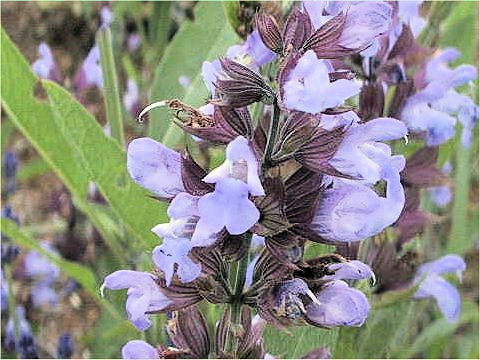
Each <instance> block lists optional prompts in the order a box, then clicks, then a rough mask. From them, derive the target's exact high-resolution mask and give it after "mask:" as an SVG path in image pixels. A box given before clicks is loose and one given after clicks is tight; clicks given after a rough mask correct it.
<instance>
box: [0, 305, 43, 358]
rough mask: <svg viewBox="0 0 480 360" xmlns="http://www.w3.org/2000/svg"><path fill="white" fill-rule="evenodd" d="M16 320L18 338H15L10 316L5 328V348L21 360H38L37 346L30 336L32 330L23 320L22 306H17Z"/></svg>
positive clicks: (11, 316) (23, 311) (12, 321)
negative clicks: (13, 352)
mask: <svg viewBox="0 0 480 360" xmlns="http://www.w3.org/2000/svg"><path fill="white" fill-rule="evenodd" d="M17 318H18V324H19V335H20V337H19V338H17V337H16V335H15V323H14V320H13V314H12V315H10V318H9V319H8V322H7V326H6V328H5V340H4V344H5V347H6V348H7V350H9V351H15V352H17V353H18V355H19V357H20V358H21V359H38V354H37V346H36V344H35V339H34V337H33V334H32V328H31V327H30V324H29V323H28V321H27V319H26V318H25V309H24V308H23V306H17Z"/></svg>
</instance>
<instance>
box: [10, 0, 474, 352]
mask: <svg viewBox="0 0 480 360" xmlns="http://www.w3.org/2000/svg"><path fill="white" fill-rule="evenodd" d="M289 5H290V3H289V2H282V3H280V2H279V3H275V2H271V3H267V4H265V5H263V6H268V7H270V10H271V11H273V12H274V11H279V12H281V11H282V7H287V6H289ZM431 6H432V4H431V3H429V2H425V3H424V4H423V5H422V12H423V13H424V14H425V16H428V12H429V10H430V8H431ZM259 7H260V3H259V2H255V1H249V2H228V3H226V4H222V3H220V2H218V3H210V2H190V1H182V2H150V3H149V2H121V1H120V2H114V3H113V2H112V3H108V2H29V3H27V2H22V3H17V2H8V1H3V2H2V3H1V21H2V28H3V31H4V32H5V33H6V35H8V37H9V38H10V39H11V41H12V42H13V44H14V45H15V46H16V47H17V48H18V49H19V50H20V53H21V55H20V54H18V53H15V52H14V51H12V52H11V53H12V54H13V55H11V57H8V58H6V59H8V60H15V61H14V62H15V66H13V63H8V62H5V61H4V57H3V56H2V65H3V67H4V68H5V67H6V68H7V69H9V70H7V71H11V72H12V74H13V75H12V76H18V84H19V88H20V87H23V86H24V85H23V84H27V83H28V82H29V80H28V79H29V77H28V76H24V75H23V73H22V72H21V71H20V70H21V66H23V60H21V56H22V55H23V57H25V59H26V60H27V61H28V64H29V65H28V66H30V65H32V66H33V67H34V69H35V65H34V64H35V63H36V61H38V60H42V59H43V60H45V59H46V60H45V61H44V62H43V63H39V65H37V68H36V69H37V71H42V70H41V65H42V64H45V63H48V61H50V60H51V59H53V61H54V62H55V64H56V66H55V68H56V70H55V74H49V75H50V77H51V78H52V79H53V80H55V81H56V82H57V83H59V84H60V85H62V86H63V87H64V88H65V89H67V91H68V92H69V93H70V94H71V95H72V96H73V97H75V98H76V99H77V100H78V101H79V102H80V103H81V104H82V105H83V106H84V107H85V108H86V109H87V110H88V112H89V113H90V114H92V115H93V116H94V118H95V119H96V121H97V122H98V123H99V124H100V125H101V126H102V127H103V131H104V133H105V134H110V133H111V129H109V127H108V126H106V123H107V121H106V111H105V106H104V92H103V89H102V86H103V83H102V79H101V76H100V78H99V77H98V76H97V77H92V76H88V75H86V74H87V73H88V74H92V73H94V72H95V71H98V68H99V63H98V61H99V60H98V56H97V57H95V53H94V50H93V51H92V49H94V47H95V46H96V43H97V31H98V30H99V28H100V27H101V26H102V24H105V25H107V26H108V25H110V27H111V33H112V45H113V54H114V62H115V65H116V75H117V77H118V85H119V89H118V90H119V98H120V102H121V104H120V105H121V114H122V116H123V119H124V121H123V126H124V133H125V143H127V144H128V142H129V141H131V139H133V138H136V137H140V136H146V135H148V136H151V137H153V138H155V139H159V140H162V139H163V140H165V138H166V137H167V139H169V141H170V142H171V143H172V144H179V143H182V142H184V141H186V140H185V138H183V135H182V134H181V132H178V131H176V130H175V129H172V128H171V127H169V125H170V122H169V121H168V117H167V116H166V113H165V112H164V111H162V110H155V111H154V112H152V114H151V116H150V118H149V121H148V122H145V123H138V122H137V121H136V120H135V117H136V115H137V114H138V112H139V110H140V109H141V108H142V107H144V106H146V105H147V104H149V103H150V102H153V101H157V100H161V99H166V98H179V99H183V101H185V102H186V103H188V104H191V105H194V106H198V105H202V103H203V102H204V101H205V99H206V98H207V95H208V93H207V89H206V88H205V87H204V86H203V83H202V80H201V77H200V70H201V64H202V62H203V61H204V60H213V59H215V58H217V57H219V56H221V55H223V54H224V53H225V51H226V49H227V48H228V47H229V46H231V45H233V44H235V43H240V42H241V41H242V37H245V35H246V34H248V32H249V31H250V30H251V29H249V26H251V25H250V24H251V20H252V19H253V15H254V14H255V12H256V11H257V10H258V9H259ZM478 30H479V28H478V3H477V2H452V3H451V4H450V5H448V6H445V11H444V14H443V15H442V17H441V19H440V20H438V23H436V24H435V31H434V37H435V38H436V40H435V41H436V43H437V44H438V45H439V46H441V47H448V46H454V47H456V48H458V49H459V50H460V51H461V52H462V56H461V57H460V59H459V60H458V61H457V62H456V63H455V64H461V63H470V64H474V65H476V66H477V67H478V33H479V32H478ZM2 36H3V35H2ZM2 39H3V37H2ZM41 44H46V45H47V46H48V48H49V50H48V51H46V50H45V49H44V48H42V46H41ZM8 46H10V45H8ZM6 47H7V45H5V42H4V41H2V52H4V51H5V52H6V51H7V50H6ZM9 51H10V49H9ZM49 51H50V55H49V54H48V52H49ZM49 59H50V60H49ZM17 61H18V64H19V65H18V67H17V66H16V65H17ZM19 69H20V70H19ZM95 69H97V70H95ZM2 76H3V70H2ZM32 84H33V83H32ZM25 86H27V85H25ZM32 89H33V91H31V90H32ZM4 91H6V89H4V88H3V82H2V92H4ZM28 91H30V93H29V95H28V96H29V97H30V98H28V99H27V98H18V99H17V102H18V106H19V109H21V107H22V106H23V108H24V111H23V112H22V111H19V112H15V109H13V108H11V109H9V111H5V108H4V106H5V105H4V102H3V97H2V122H1V149H2V218H8V219H10V220H12V221H13V222H14V223H16V224H17V225H18V227H13V226H9V231H5V232H3V231H4V229H3V228H2V358H12V357H17V356H18V355H17V354H16V353H15V351H13V350H14V349H15V346H13V345H12V338H11V336H9V331H10V334H11V331H12V326H13V327H14V328H15V326H14V325H15V324H16V325H20V327H21V326H24V328H25V327H27V326H28V327H30V330H31V331H30V334H31V338H28V336H27V338H28V339H27V340H26V344H23V345H22V346H23V347H24V348H25V349H27V350H26V351H27V354H28V349H33V348H36V351H37V354H38V356H39V357H40V358H66V357H73V358H117V357H119V356H120V349H121V347H122V345H123V344H125V343H126V342H127V341H128V340H130V339H139V338H143V339H145V340H147V341H149V342H150V343H152V344H158V343H165V341H166V334H165V332H164V330H163V328H162V324H164V322H165V321H166V319H165V317H164V316H163V315H160V316H156V317H155V323H154V326H153V327H152V328H151V329H150V330H148V331H147V332H146V333H145V334H140V333H139V332H138V331H137V330H136V329H135V328H134V327H133V326H132V325H131V324H130V323H129V322H128V321H127V320H126V316H125V311H124V299H125V294H124V293H123V292H118V293H113V292H112V293H108V294H107V296H106V297H105V298H101V297H100V295H99V288H100V285H101V283H102V281H103V278H104V277H105V276H106V275H108V274H109V273H111V272H113V271H115V270H118V269H124V268H130V269H138V270H146V271H148V270H151V268H152V265H151V263H150V250H151V249H152V247H153V246H154V245H156V244H157V243H158V240H157V239H156V238H155V236H154V235H152V234H150V233H149V229H150V228H151V227H152V225H155V224H157V223H160V222H163V221H165V219H166V214H165V206H164V205H162V204H160V203H158V202H156V201H155V200H154V199H150V198H148V197H147V196H146V193H145V192H143V191H141V190H139V189H137V188H135V189H131V188H130V187H127V188H125V187H122V186H123V185H122V181H123V180H122V176H123V175H122V172H125V169H124V168H123V167H124V165H122V164H123V162H124V157H123V153H122V152H121V151H118V149H117V148H116V147H112V145H111V144H110V143H108V142H105V141H104V140H103V138H102V140H98V141H97V138H95V137H94V136H93V135H95V134H96V133H95V132H94V131H92V132H91V133H89V132H88V131H87V129H79V128H77V127H76V124H78V123H79V122H77V119H75V117H74V116H75V115H72V118H71V119H69V120H68V121H65V124H64V125H59V124H57V126H58V127H55V126H53V125H49V122H48V121H47V117H46V116H47V115H45V111H46V110H45V107H43V106H42V101H41V100H42V97H43V96H44V94H42V89H37V88H34V87H33V85H30V90H28ZM463 91H465V92H468V93H471V94H472V95H473V96H474V97H475V101H476V103H477V104H478V80H477V81H476V84H475V86H473V87H469V88H465V89H463ZM19 93H20V90H19ZM22 104H23V105H22ZM7 113H8V114H9V115H10V116H9V115H7ZM12 113H14V114H17V113H18V114H20V115H19V118H18V119H15V121H12V120H13V119H12V118H11V114H12ZM22 116H23V119H25V120H22ZM79 120H80V119H78V121H79ZM19 124H20V125H22V124H23V127H22V126H18V125H19ZM28 126H31V128H29V127H28ZM62 126H63V127H62ZM59 129H60V130H61V134H60V132H57V131H59ZM83 130H85V132H83ZM70 133H71V138H81V136H83V135H85V134H87V135H89V134H92V137H91V138H90V140H91V143H92V145H91V148H90V150H89V151H84V152H85V153H84V152H82V150H78V149H77V148H76V145H78V144H73V145H68V144H70V140H71V139H70V138H69V136H68V134H70ZM25 134H28V136H25ZM99 139H100V138H99ZM82 141H83V143H82V144H83V145H84V144H86V143H85V141H86V142H88V141H89V140H88V136H87V137H86V138H85V139H83V138H82ZM72 142H73V143H74V142H75V141H72ZM82 144H80V145H79V146H80V147H81V146H82ZM398 149H399V151H401V152H403V153H404V154H406V155H410V154H411V153H413V151H414V150H415V149H416V148H415V144H412V145H411V146H406V145H404V146H401V145H399V148H398ZM202 151H205V150H204V149H202V148H199V149H198V152H199V153H202ZM70 152H71V154H70ZM100 153H102V154H105V156H104V157H106V156H110V157H111V159H112V161H111V164H110V163H108V164H106V163H102V162H101V157H100V156H98V154H100ZM222 153H223V152H222V151H220V150H217V149H214V150H213V151H211V152H210V153H209V154H208V156H209V157H211V159H210V158H209V161H210V164H215V163H217V164H218V163H221V161H222V156H223V155H222ZM95 158H97V159H98V162H95V161H94V159H95ZM438 161H439V165H442V166H443V165H445V164H446V163H450V164H452V167H453V170H452V172H451V177H452V182H451V185H450V187H449V188H450V190H451V193H452V198H451V200H450V201H448V202H447V203H446V204H443V205H442V206H439V205H438V204H436V203H435V201H434V199H433V197H432V196H433V195H432V194H431V193H429V192H427V191H425V192H424V193H422V194H423V195H422V205H421V206H422V208H423V209H425V210H428V211H430V212H431V213H432V214H434V215H435V216H436V217H437V219H438V221H435V224H434V225H431V226H429V227H428V228H427V229H426V231H425V232H424V233H423V234H422V236H418V237H417V238H415V239H414V241H413V242H412V245H411V247H412V248H415V249H416V250H417V251H418V252H419V253H421V254H423V255H424V258H427V259H429V260H430V259H436V258H438V257H439V256H442V255H445V254H448V253H457V254H460V255H462V256H464V258H465V260H466V262H467V266H468V267H467V271H466V272H465V274H464V277H463V282H462V283H457V284H456V286H458V288H459V290H460V293H461V296H462V302H463V312H462V316H461V320H460V321H459V322H458V323H456V324H450V323H448V322H447V321H446V320H445V319H444V318H443V317H442V316H441V314H440V313H439V312H438V309H437V308H436V307H435V305H434V302H433V300H432V301H422V302H413V301H411V300H409V298H408V297H409V296H410V295H411V294H407V295H408V296H407V295H405V294H400V295H398V294H397V295H395V296H392V297H391V299H390V300H389V299H387V300H384V301H383V302H379V303H378V304H380V305H379V306H378V307H375V305H374V306H373V310H372V315H371V316H370V318H369V320H368V323H367V324H366V325H365V326H364V327H362V328H359V329H356V328H355V329H342V330H338V329H336V330H331V331H327V330H321V329H311V328H303V327H299V328H296V329H292V330H291V332H290V334H288V333H279V332H278V331H276V330H273V329H270V328H269V329H268V330H267V333H266V343H267V350H268V352H269V353H271V354H274V355H276V356H279V357H293V358H295V357H298V356H300V355H301V354H304V353H307V352H308V351H307V350H308V349H312V348H315V347H319V346H323V345H326V346H329V348H330V350H331V352H332V353H333V356H334V357H343V358H350V357H357V358H376V357H381V358H382V357H396V358H406V357H413V358H418V357H426V358H440V357H441V358H478V356H479V350H478V335H479V334H478V301H479V296H478V269H479V268H478V245H479V230H478V226H479V212H478V124H477V127H476V129H475V132H474V141H473V146H472V147H471V148H470V149H465V148H463V147H462V146H460V141H459V136H457V137H456V138H455V139H453V140H451V141H450V142H448V143H446V144H444V145H442V146H441V147H440V155H439V160H438ZM78 164H80V165H78ZM85 166H87V167H89V171H91V172H92V173H93V174H95V176H96V177H97V178H98V179H99V180H98V182H92V181H90V177H89V176H87V175H86V174H85V170H84V169H85V168H84V167H85ZM122 166H123V167H122ZM129 186H130V185H129ZM130 190H131V191H130ZM137 205H138V206H137ZM312 246H313V245H312ZM315 246H318V245H315ZM325 247H326V246H325ZM309 251H311V252H312V253H313V252H314V250H311V249H309ZM322 251H325V252H326V251H328V249H323V250H322ZM372 296H374V295H372ZM385 296H387V294H386V295H385ZM402 296H403V297H402ZM17 306H21V307H23V308H24V309H25V311H24V314H23V313H22V311H20V312H16V311H15V309H16V307H17ZM204 306H205V311H206V312H207V313H208V314H209V321H210V324H211V326H212V327H213V326H214V324H215V321H216V320H217V319H218V316H219V314H221V311H220V310H216V309H215V307H213V306H212V305H204ZM23 315H24V316H23ZM22 321H23V322H22ZM12 324H13V325H12ZM22 324H23V325H22ZM25 324H26V325H25ZM22 329H23V328H22ZM22 329H20V330H22ZM24 330H25V332H26V333H28V331H27V330H28V329H26V328H25V329H24ZM22 331H23V330H22ZM29 341H31V342H29ZM32 351H33V350H32ZM31 354H33V353H31Z"/></svg>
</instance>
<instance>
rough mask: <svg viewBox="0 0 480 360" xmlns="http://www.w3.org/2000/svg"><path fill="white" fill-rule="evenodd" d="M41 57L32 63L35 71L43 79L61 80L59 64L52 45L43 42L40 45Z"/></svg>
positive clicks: (39, 54) (39, 52)
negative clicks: (51, 47)
mask: <svg viewBox="0 0 480 360" xmlns="http://www.w3.org/2000/svg"><path fill="white" fill-rule="evenodd" d="M38 56H39V58H38V59H37V60H36V61H35V62H34V63H33V64H32V69H33V72H34V73H35V74H36V75H37V76H38V77H39V78H41V79H49V80H54V81H59V80H60V79H59V77H60V76H59V73H58V66H57V63H56V62H55V59H54V58H53V54H52V50H51V49H50V47H49V46H48V45H47V44H46V43H44V42H42V43H41V44H40V45H39V46H38Z"/></svg>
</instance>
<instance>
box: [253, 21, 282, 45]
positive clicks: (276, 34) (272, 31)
mask: <svg viewBox="0 0 480 360" xmlns="http://www.w3.org/2000/svg"><path fill="white" fill-rule="evenodd" d="M255 20H256V22H257V29H258V32H259V33H260V37H261V38H262V41H263V43H264V44H265V45H266V46H267V47H268V48H269V49H270V50H272V51H274V52H276V53H277V54H281V53H282V50H283V41H282V35H281V33H280V28H279V27H278V24H277V21H276V20H275V18H274V17H273V16H271V15H268V14H265V13H263V12H259V13H258V14H257V16H256V19H255Z"/></svg>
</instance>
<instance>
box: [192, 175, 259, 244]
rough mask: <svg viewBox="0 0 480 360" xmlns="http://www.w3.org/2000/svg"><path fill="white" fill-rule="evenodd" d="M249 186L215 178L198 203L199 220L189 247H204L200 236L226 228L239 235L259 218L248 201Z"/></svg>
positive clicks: (257, 212)
mask: <svg viewBox="0 0 480 360" xmlns="http://www.w3.org/2000/svg"><path fill="white" fill-rule="evenodd" d="M248 191H249V187H248V185H247V184H246V183H244V182H243V181H241V180H238V179H234V178H229V177H227V178H223V179H219V180H218V181H217V183H216V186H215V191H214V192H212V193H209V194H206V195H204V196H202V197H201V198H200V200H199V201H198V210H199V214H200V220H199V221H198V223H197V226H196V228H195V232H194V234H193V236H192V243H193V246H205V245H208V244H205V243H204V241H203V238H204V237H203V238H202V236H200V235H201V234H203V233H204V232H210V233H212V232H214V233H218V232H219V231H221V230H222V229H223V228H226V229H227V231H228V232H229V233H230V234H233V235H238V234H243V233H244V232H246V231H247V230H249V229H250V228H251V227H252V226H253V225H255V223H256V222H257V221H258V219H259V218H260V212H259V211H258V209H257V208H256V207H255V205H254V204H253V202H252V201H250V200H249V198H248Z"/></svg>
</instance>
